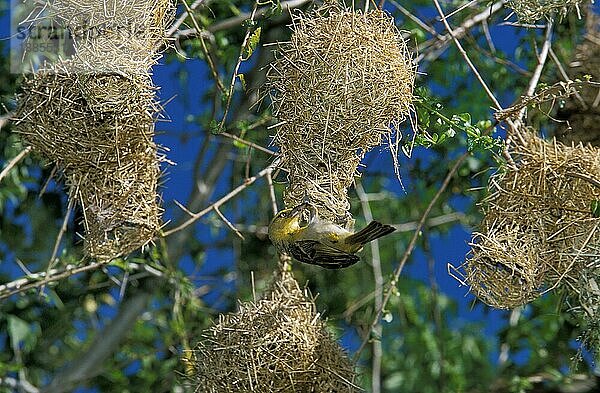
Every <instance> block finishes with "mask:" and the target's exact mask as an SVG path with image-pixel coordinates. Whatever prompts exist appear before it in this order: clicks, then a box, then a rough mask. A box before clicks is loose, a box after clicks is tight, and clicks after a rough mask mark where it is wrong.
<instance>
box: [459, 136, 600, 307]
mask: <svg viewBox="0 0 600 393" xmlns="http://www.w3.org/2000/svg"><path fill="white" fill-rule="evenodd" d="M524 135H525V143H523V144H518V145H515V146H514V147H513V149H512V151H511V152H510V153H511V156H512V158H513V160H514V162H515V165H516V167H515V168H511V167H505V168H503V169H502V170H501V171H498V172H497V173H496V174H494V175H493V176H492V177H491V178H490V181H489V185H488V191H489V196H488V197H487V198H486V199H485V200H484V201H483V213H484V220H483V222H482V224H481V229H480V230H479V231H478V232H477V233H475V234H474V236H473V241H472V244H471V246H472V250H471V252H470V256H469V258H468V259H467V261H466V262H465V263H464V264H463V265H462V266H461V268H462V274H463V277H462V279H463V280H464V281H465V282H466V283H467V284H468V285H469V286H470V287H471V291H472V292H473V293H474V294H475V295H476V296H477V297H479V298H480V300H482V301H483V302H485V303H486V304H489V305H491V306H494V307H496V308H503V309H505V308H513V307H516V306H519V305H523V304H526V303H528V302H530V301H532V300H534V299H535V298H537V297H539V296H540V295H541V294H542V293H543V292H544V291H548V290H551V289H554V288H556V287H558V286H562V287H569V288H572V287H576V286H577V285H578V284H577V283H578V282H579V278H580V275H581V272H582V271H583V270H584V269H586V268H587V267H588V266H589V265H590V264H593V263H595V262H594V261H596V263H597V260H598V259H599V258H600V252H599V248H600V247H599V244H600V230H599V226H600V218H599V216H598V214H597V213H598V212H597V203H598V201H600V187H599V186H598V185H599V184H600V183H598V182H597V179H600V150H599V149H597V148H594V147H591V146H583V145H579V146H575V147H570V146H565V145H563V144H562V143H559V142H556V141H551V142H548V141H544V140H542V139H540V138H539V137H537V136H536V135H535V134H534V133H533V132H532V131H526V132H525V133H524Z"/></svg>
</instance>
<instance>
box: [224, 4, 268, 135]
mask: <svg viewBox="0 0 600 393" xmlns="http://www.w3.org/2000/svg"><path fill="white" fill-rule="evenodd" d="M258 2H259V0H256V1H255V2H254V7H253V8H252V13H251V14H250V18H249V20H250V22H254V18H255V17H256V10H257V9H258ZM253 26H254V24H253V23H249V24H248V27H247V28H246V35H244V39H243V40H242V45H240V54H239V56H238V59H237V62H236V64H235V67H234V68H233V74H232V75H231V83H230V84H229V91H228V92H227V103H226V104H225V110H224V111H223V118H222V119H221V122H220V124H219V130H222V129H223V127H224V126H225V122H226V121H227V115H228V114H229V108H230V107H231V100H232V99H233V91H234V88H235V82H236V80H237V78H238V71H239V70H240V66H241V65H242V61H244V48H245V47H246V45H248V40H249V39H250V36H251V35H252V33H253V32H254V31H256V29H254V28H253Z"/></svg>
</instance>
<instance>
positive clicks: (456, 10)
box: [437, 0, 478, 21]
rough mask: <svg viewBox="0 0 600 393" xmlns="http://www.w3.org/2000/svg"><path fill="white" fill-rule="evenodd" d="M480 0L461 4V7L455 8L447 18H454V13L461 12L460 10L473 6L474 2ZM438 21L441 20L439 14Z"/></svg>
mask: <svg viewBox="0 0 600 393" xmlns="http://www.w3.org/2000/svg"><path fill="white" fill-rule="evenodd" d="M477 1H478V0H471V1H469V2H468V3H465V4H463V5H461V6H460V7H458V8H457V9H455V10H454V11H452V12H450V13H449V14H448V15H446V19H448V18H452V17H453V16H454V15H456V14H457V13H459V12H460V11H462V10H464V9H465V8H467V7H470V6H472V5H473V4H474V3H477ZM437 20H438V21H440V20H441V19H440V17H439V16H438V18H437Z"/></svg>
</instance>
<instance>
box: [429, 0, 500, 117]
mask: <svg viewBox="0 0 600 393" xmlns="http://www.w3.org/2000/svg"><path fill="white" fill-rule="evenodd" d="M433 4H434V5H435V8H436V9H437V11H438V13H439V14H440V17H441V18H442V22H443V23H444V26H446V30H447V31H448V34H450V36H451V37H452V40H453V41H454V44H455V45H456V48H457V49H458V51H459V52H460V54H461V55H462V56H463V58H464V59H465V61H466V62H467V64H468V65H469V68H471V71H472V72H473V74H475V77H476V78H477V80H478V81H479V83H480V84H481V86H482V87H483V89H484V90H485V92H486V94H487V95H488V97H489V98H490V100H491V101H492V102H493V103H494V105H495V106H496V109H497V110H500V109H502V106H501V105H500V103H499V102H498V100H497V99H496V97H495V96H494V93H492V91H491V90H490V88H489V87H488V85H487V84H486V83H485V81H484V80H483V78H482V77H481V75H480V74H479V71H477V68H475V65H474V64H473V62H472V61H471V59H470V58H469V55H468V54H467V52H466V51H465V50H464V49H463V47H462V45H461V44H460V42H459V41H458V38H456V35H455V34H454V31H453V30H452V27H450V24H449V23H448V21H447V20H446V16H445V15H444V11H442V7H441V6H440V3H439V1H438V0H433Z"/></svg>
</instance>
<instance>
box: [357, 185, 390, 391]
mask: <svg viewBox="0 0 600 393" xmlns="http://www.w3.org/2000/svg"><path fill="white" fill-rule="evenodd" d="M355 189H356V194H357V195H358V198H359V199H360V205H361V208H362V212H363V215H364V216H365V219H366V220H367V222H371V221H373V212H372V211H371V205H370V203H369V200H368V196H367V193H366V192H365V189H364V188H363V186H362V183H361V182H358V181H357V182H356V186H355ZM370 246H371V267H372V269H373V279H374V280H375V309H376V310H379V309H380V308H382V304H383V274H382V272H381V257H380V253H379V240H378V239H375V240H373V241H372V242H371V243H370ZM382 333H383V329H382V326H381V321H380V320H379V319H378V320H377V322H376V324H375V326H373V334H374V335H375V336H376V337H377V338H379V337H381V335H382ZM372 344H373V349H372V351H373V358H372V361H371V364H372V372H371V375H372V378H371V389H372V392H373V393H380V392H381V361H382V356H383V349H382V347H381V340H379V339H375V340H373V343H372Z"/></svg>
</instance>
